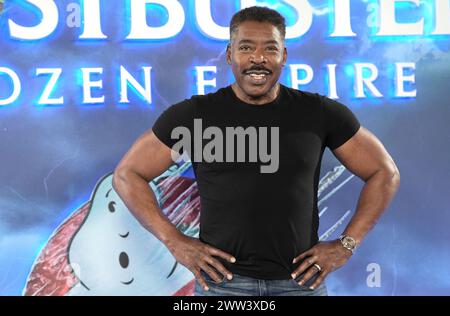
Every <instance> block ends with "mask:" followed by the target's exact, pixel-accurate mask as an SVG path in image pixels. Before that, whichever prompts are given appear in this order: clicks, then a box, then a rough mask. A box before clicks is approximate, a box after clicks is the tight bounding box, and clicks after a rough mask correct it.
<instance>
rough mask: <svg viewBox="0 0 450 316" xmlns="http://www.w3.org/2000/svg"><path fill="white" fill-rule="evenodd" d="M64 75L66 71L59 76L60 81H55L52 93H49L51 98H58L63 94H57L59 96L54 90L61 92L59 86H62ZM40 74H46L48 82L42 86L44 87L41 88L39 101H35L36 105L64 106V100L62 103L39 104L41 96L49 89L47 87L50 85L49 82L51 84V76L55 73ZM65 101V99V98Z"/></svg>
mask: <svg viewBox="0 0 450 316" xmlns="http://www.w3.org/2000/svg"><path fill="white" fill-rule="evenodd" d="M40 68H52V67H40ZM53 68H59V67H53ZM34 75H36V74H34ZM63 75H64V73H61V75H60V76H59V78H58V81H57V82H56V83H55V85H54V86H53V88H52V90H51V93H50V95H49V98H50V99H58V98H59V97H61V96H62V95H57V96H55V95H54V91H55V90H56V91H57V92H59V93H61V92H60V89H58V87H59V86H60V83H61V81H62V80H63V78H62V77H63ZM38 76H45V77H46V79H45V82H46V84H45V86H44V87H43V88H42V89H40V92H41V93H40V94H39V96H37V99H38V100H37V102H36V103H35V105H36V106H38V107H61V106H64V102H63V103H62V104H39V100H40V98H41V96H42V94H43V93H44V91H45V90H46V89H47V87H48V86H49V84H50V81H49V80H50V78H51V77H52V76H53V74H40V75H38ZM64 101H65V100H64Z"/></svg>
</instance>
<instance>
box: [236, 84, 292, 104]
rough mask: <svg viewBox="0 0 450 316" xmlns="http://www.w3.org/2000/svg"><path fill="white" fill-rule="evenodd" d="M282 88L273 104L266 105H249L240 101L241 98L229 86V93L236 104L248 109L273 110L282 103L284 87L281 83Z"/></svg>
mask: <svg viewBox="0 0 450 316" xmlns="http://www.w3.org/2000/svg"><path fill="white" fill-rule="evenodd" d="M279 85H280V88H279V90H278V95H277V96H276V98H275V99H273V100H272V101H271V102H268V103H264V104H251V103H247V102H245V101H243V100H241V99H239V97H238V96H237V95H236V93H235V92H234V90H233V88H232V86H231V85H229V86H228V90H229V93H230V95H231V97H232V98H233V100H234V101H236V103H238V104H240V105H242V106H244V107H247V108H254V109H267V108H272V107H274V106H276V105H277V104H278V103H280V100H281V97H282V94H283V93H284V86H283V85H282V84H281V83H279Z"/></svg>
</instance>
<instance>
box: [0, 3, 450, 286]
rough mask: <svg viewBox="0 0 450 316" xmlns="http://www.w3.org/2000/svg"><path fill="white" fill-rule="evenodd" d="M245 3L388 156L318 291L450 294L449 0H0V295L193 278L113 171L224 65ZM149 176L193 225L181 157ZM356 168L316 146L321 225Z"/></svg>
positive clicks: (327, 231) (218, 77)
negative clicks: (266, 13) (387, 199)
mask: <svg viewBox="0 0 450 316" xmlns="http://www.w3.org/2000/svg"><path fill="white" fill-rule="evenodd" d="M254 4H257V5H265V6H269V7H271V8H274V9H277V10H278V11H279V12H281V13H282V14H283V15H284V16H285V17H286V20H287V23H288V33H287V37H288V39H287V41H286V42H287V43H286V44H287V48H288V53H289V56H288V64H287V66H286V67H285V70H284V72H283V75H282V78H281V81H282V82H283V83H284V84H286V85H288V86H291V87H295V88H298V89H302V90H307V91H313V92H319V93H321V94H324V95H327V96H329V97H331V98H333V99H337V100H339V101H340V102H342V103H344V104H346V105H348V106H349V107H350V108H351V109H352V110H353V111H354V113H355V114H356V115H357V117H358V118H359V120H360V121H361V123H362V124H363V125H364V126H365V127H367V128H368V129H370V130H371V131H372V132H373V133H375V134H376V135H377V136H378V137H379V138H380V139H381V141H382V142H383V143H384V145H385V146H386V148H387V150H388V151H389V152H390V153H391V154H392V156H393V158H394V159H395V161H396V162H397V164H398V167H399V169H400V172H401V178H402V180H401V186H400V189H399V192H398V194H397V196H396V198H395V200H394V201H393V202H392V204H391V206H390V207H389V209H388V210H387V211H386V213H385V215H384V216H383V217H382V218H381V220H380V221H379V223H378V225H377V226H376V228H375V229H374V230H373V231H372V232H371V233H370V234H369V235H368V236H367V238H366V239H365V241H364V242H363V244H362V245H361V246H360V248H359V249H358V250H357V251H356V253H355V255H354V256H353V257H352V259H351V260H350V261H349V262H348V264H347V265H345V266H344V267H342V268H341V269H340V270H338V271H336V272H334V273H333V274H331V275H330V276H329V277H328V279H327V284H328V289H329V293H330V294H331V295H413V294H415V295H445V294H447V295H448V294H450V270H449V269H448V266H449V264H450V250H449V246H448V240H450V230H449V229H448V225H449V221H450V197H449V196H450V194H449V193H450V192H449V188H450V163H449V162H450V149H449V145H450V127H449V124H448V121H449V119H450V106H449V105H450V104H449V101H448V100H449V97H450V52H449V48H450V1H449V0H434V1H433V0H430V1H425V0H424V1H419V0H410V1H407V0H403V1H400V0H397V1H394V0H379V1H369V0H356V1H350V0H335V1H319V0H317V1H316V0H310V1H306V0H305V1H302V0H289V1H288V0H285V1H255V0H242V1H225V0H196V1H194V0H179V1H176V0H159V1H156V0H154V1H150V0H147V1H145V0H128V1H114V3H112V1H102V0H85V1H84V2H83V1H68V0H61V1H53V0H28V1H25V0H10V1H8V0H6V1H5V0H0V12H2V13H0V14H1V15H0V144H1V155H0V162H1V168H0V294H1V295H22V294H24V295H80V294H83V295H90V294H111V295H115V294H125V295H127V294H143V295H152V294H154V295H191V294H192V289H193V278H192V275H191V274H190V273H189V271H187V270H186V269H185V268H184V267H182V266H180V265H178V264H177V263H176V262H175V260H174V259H173V257H172V256H171V255H170V253H169V252H168V251H167V250H166V248H165V247H164V246H163V245H162V244H161V243H159V241H158V240H156V239H155V238H154V237H153V236H152V235H151V234H150V233H148V232H147V231H145V230H144V229H143V228H142V227H140V225H138V223H137V222H136V220H135V219H134V218H133V217H132V216H131V215H130V213H129V211H128V210H127V209H126V207H125V206H124V204H123V202H121V201H120V198H119V197H118V196H117V194H116V193H115V192H114V190H112V186H111V172H113V171H114V168H115V166H116V165H117V163H118V162H119V160H120V159H121V157H122V156H123V155H124V154H125V152H126V151H127V150H128V149H129V147H130V146H131V145H132V143H133V142H134V140H135V139H136V138H137V137H138V136H139V135H140V134H141V133H143V132H144V131H145V130H147V129H149V128H150V127H151V126H152V124H153V122H154V121H155V120H156V118H157V117H158V116H159V115H160V113H161V112H162V111H163V110H165V109H166V108H167V107H169V106H170V105H171V104H173V103H176V102H178V101H180V100H183V99H185V98H188V97H190V96H191V95H193V94H202V93H209V92H213V91H215V90H217V89H218V88H220V87H223V86H225V85H228V84H230V83H232V82H233V77H232V73H231V71H230V69H229V67H228V65H227V64H226V61H225V47H226V44H227V40H228V28H227V25H228V22H229V20H230V18H231V16H232V15H233V14H234V13H235V12H237V11H238V10H239V9H240V8H241V7H245V6H251V5H254ZM149 185H150V186H151V188H152V189H153V190H154V192H155V193H156V195H157V197H158V200H159V203H160V206H161V208H162V209H163V211H164V212H165V213H166V214H167V216H169V218H170V219H171V220H172V221H173V222H174V224H176V225H177V227H178V228H179V229H180V230H182V231H183V232H184V233H186V234H188V235H191V236H198V216H199V212H200V204H199V198H198V192H197V186H196V183H195V178H193V174H192V168H191V165H190V163H189V162H179V163H177V164H174V165H173V166H172V167H171V168H170V169H169V170H167V172H165V173H164V174H163V175H161V176H160V177H159V178H157V179H155V180H154V181H152V183H150V184H149ZM362 185H363V183H362V181H361V180H359V179H358V178H356V177H352V175H351V174H350V173H349V172H348V171H346V170H345V168H343V167H342V166H340V164H339V163H338V161H337V160H336V159H335V158H334V157H333V156H332V155H331V153H330V152H329V151H327V153H326V155H325V156H324V160H323V165H322V171H321V182H320V190H319V203H320V205H319V208H320V219H321V224H320V236H321V239H322V240H326V239H332V238H337V236H339V234H340V233H341V232H342V230H343V228H344V227H345V225H346V224H347V223H348V220H349V219H350V217H351V215H352V214H353V212H354V209H355V205H356V202H357V197H358V193H359V191H360V190H361V188H362Z"/></svg>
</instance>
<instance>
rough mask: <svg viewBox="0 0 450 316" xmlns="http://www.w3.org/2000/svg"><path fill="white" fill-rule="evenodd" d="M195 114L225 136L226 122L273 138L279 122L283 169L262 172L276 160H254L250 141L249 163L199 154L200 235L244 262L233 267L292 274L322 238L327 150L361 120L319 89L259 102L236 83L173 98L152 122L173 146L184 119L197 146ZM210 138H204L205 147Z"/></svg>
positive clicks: (250, 272)
mask: <svg viewBox="0 0 450 316" xmlns="http://www.w3.org/2000/svg"><path fill="white" fill-rule="evenodd" d="M194 119H201V125H202V130H203V131H204V130H205V129H206V128H207V127H211V126H215V127H218V128H219V129H220V130H222V131H223V135H226V127H239V126H240V127H243V128H247V127H255V128H256V129H257V130H260V128H263V129H264V128H266V131H267V133H268V135H267V138H266V139H268V140H270V139H271V138H270V137H271V136H270V135H272V134H273V133H272V129H271V128H273V127H278V131H279V132H278V133H279V136H278V137H279V161H278V168H277V170H276V171H275V172H271V173H262V172H261V165H264V164H266V165H267V164H268V163H267V160H264V162H265V163H262V160H261V159H260V157H258V160H257V161H256V162H255V161H252V162H249V160H250V158H249V157H250V156H249V146H250V144H249V142H246V144H245V146H246V156H245V158H246V160H245V161H244V162H239V161H238V160H237V158H235V159H234V160H232V159H225V158H224V159H223V160H224V161H223V162H218V161H212V162H211V161H198V162H195V161H194V160H193V159H192V160H193V169H194V172H195V175H196V178H197V183H198V189H199V194H200V198H201V215H200V236H199V237H200V240H202V241H203V242H205V243H207V244H210V245H212V246H214V247H217V248H219V249H222V250H224V251H226V252H228V253H230V254H232V255H233V256H235V257H236V260H237V261H236V263H228V262H226V261H225V260H220V261H221V262H222V263H223V264H224V265H225V266H226V267H227V268H228V269H229V270H230V271H231V272H233V273H236V274H240V275H244V276H249V277H253V278H259V279H267V280H271V279H272V280H273V279H289V278H291V273H292V272H293V271H294V269H295V268H296V267H297V266H298V265H299V263H297V264H292V260H293V259H294V257H296V256H298V255H299V254H300V253H301V252H303V251H306V250H307V249H309V248H311V247H312V246H314V245H315V244H316V243H317V242H318V226H319V216H318V207H317V188H318V183H319V175H320V164H321V160H322V155H323V152H324V149H325V147H328V148H330V149H331V150H333V149H335V148H337V147H339V146H341V145H342V144H344V143H345V142H346V141H347V140H348V139H350V138H351V137H352V136H353V135H354V134H355V133H356V132H357V131H358V129H359V127H360V124H359V122H358V120H357V119H356V117H355V116H354V115H353V113H352V112H351V111H350V110H349V109H348V108H347V107H346V106H344V105H342V104H341V103H338V102H336V101H333V100H331V99H328V98H326V97H324V96H321V95H319V94H313V93H309V92H303V91H299V90H295V89H291V88H288V87H286V86H284V85H280V93H279V94H278V96H277V98H276V99H275V100H274V101H272V102H270V103H267V104H264V105H251V104H247V103H245V102H243V101H241V100H240V99H238V97H237V96H236V95H235V94H234V92H233V90H232V88H231V86H228V87H225V88H222V89H219V90H218V91H217V92H215V93H210V94H207V95H204V96H193V97H192V98H190V99H187V100H184V101H183V102H180V103H177V104H175V105H172V106H171V107H169V108H168V109H167V110H166V111H164V112H163V113H162V114H161V116H160V117H159V118H158V119H157V121H156V122H155V124H154V126H153V128H152V129H153V132H154V134H155V135H156V136H157V137H158V139H160V140H161V141H162V142H163V143H164V144H166V145H167V146H168V147H171V148H172V146H173V145H174V144H175V143H177V142H178V141H179V139H178V138H174V139H172V138H171V134H172V131H173V129H174V128H176V127H179V126H184V127H185V128H187V129H188V130H189V131H191V135H192V136H193V137H192V139H191V144H192V146H195V145H194V137H195V138H196V139H197V141H198V140H199V138H201V134H198V133H197V134H195V135H196V136H194ZM197 122H198V121H197ZM199 135H200V136H199ZM210 138H211V139H212V137H211V135H210ZM260 138H261V139H262V138H263V137H262V136H261V137H260ZM248 139H250V138H248ZM258 139H259V138H258ZM253 140H254V138H253ZM209 141H210V140H208V139H206V138H204V139H203V144H202V146H205V145H206V144H208V142H209ZM259 144H260V143H259V141H258V145H259ZM234 145H235V149H236V142H235V144H234ZM253 145H255V144H253ZM268 146H269V147H270V148H271V149H273V148H275V147H271V145H270V144H269V145H268ZM192 148H194V147H192ZM229 148H231V147H229ZM226 150H227V148H225V149H224V151H226ZM267 152H270V151H267ZM223 157H226V153H223ZM191 158H192V157H191Z"/></svg>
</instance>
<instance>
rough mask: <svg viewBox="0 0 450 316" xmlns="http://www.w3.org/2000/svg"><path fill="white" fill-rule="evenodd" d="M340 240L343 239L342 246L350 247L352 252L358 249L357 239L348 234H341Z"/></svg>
mask: <svg viewBox="0 0 450 316" xmlns="http://www.w3.org/2000/svg"><path fill="white" fill-rule="evenodd" d="M339 240H340V241H341V244H342V247H344V248H345V249H348V250H350V251H351V252H352V254H353V252H354V251H355V249H356V240H355V238H353V237H350V236H347V235H341V236H339Z"/></svg>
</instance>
